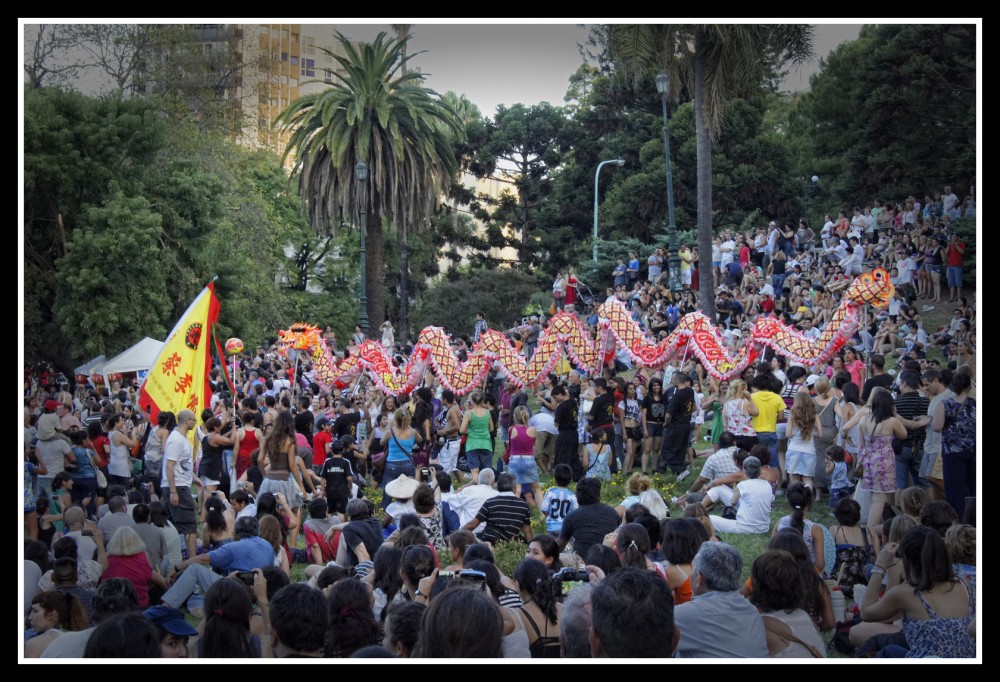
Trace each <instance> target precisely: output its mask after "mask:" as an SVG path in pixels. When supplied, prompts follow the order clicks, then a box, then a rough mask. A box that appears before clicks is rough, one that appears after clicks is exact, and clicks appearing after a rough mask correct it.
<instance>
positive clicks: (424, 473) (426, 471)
mask: <svg viewBox="0 0 1000 682" xmlns="http://www.w3.org/2000/svg"><path fill="white" fill-rule="evenodd" d="M430 479H431V470H430V467H423V468H422V469H421V470H420V480H421V481H429V480H430Z"/></svg>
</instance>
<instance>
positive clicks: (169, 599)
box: [163, 517, 274, 610]
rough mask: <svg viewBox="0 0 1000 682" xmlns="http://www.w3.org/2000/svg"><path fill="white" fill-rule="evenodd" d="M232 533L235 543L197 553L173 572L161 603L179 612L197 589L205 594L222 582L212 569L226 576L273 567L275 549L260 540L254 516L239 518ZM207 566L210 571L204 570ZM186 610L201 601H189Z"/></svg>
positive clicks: (193, 608) (197, 605) (198, 607)
mask: <svg viewBox="0 0 1000 682" xmlns="http://www.w3.org/2000/svg"><path fill="white" fill-rule="evenodd" d="M233 532H234V534H235V536H236V541H235V542H230V543H228V544H226V545H223V546H222V547H220V548H219V549H216V550H213V551H211V552H209V553H208V554H198V555H196V556H194V557H192V558H190V559H186V560H184V561H182V562H181V563H180V564H178V565H177V566H176V567H175V568H174V569H172V572H171V576H172V584H171V586H170V589H169V590H167V591H166V593H165V594H164V595H163V603H164V604H166V605H167V606H172V607H174V608H175V609H179V608H181V607H182V606H183V605H184V604H185V602H187V601H188V598H189V597H190V596H191V595H192V594H194V592H195V588H196V587H201V589H202V590H206V591H207V590H208V588H209V587H211V586H212V585H213V584H215V583H216V582H218V581H219V580H222V576H220V575H219V574H218V573H215V572H213V571H212V570H211V569H212V568H214V569H217V570H220V571H222V572H223V573H225V574H227V575H228V574H229V573H231V572H233V571H252V570H254V569H256V568H266V567H268V566H273V565H274V549H273V548H272V547H271V544H270V543H269V542H267V540H264V539H263V538H261V537H259V532H260V531H259V526H258V524H257V519H255V518H253V517H246V518H242V519H239V520H238V521H237V522H236V528H235V529H234V531H233ZM206 564H207V565H208V566H210V567H211V568H208V567H206ZM188 607H189V609H192V610H200V608H201V603H200V600H195V601H192V602H191V603H190V604H188Z"/></svg>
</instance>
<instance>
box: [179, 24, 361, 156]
mask: <svg viewBox="0 0 1000 682" xmlns="http://www.w3.org/2000/svg"><path fill="white" fill-rule="evenodd" d="M195 29H196V31H197V32H198V35H199V37H200V38H201V40H202V42H203V43H204V44H205V45H206V49H212V46H213V45H219V44H220V43H222V42H228V41H234V42H235V43H236V45H237V46H238V48H237V50H238V55H237V60H238V62H239V69H238V71H237V72H236V74H235V75H234V76H233V77H232V78H231V79H230V81H231V82H230V89H229V96H230V97H232V98H234V99H237V100H238V101H239V102H240V103H241V107H242V110H243V116H242V124H241V126H240V133H239V135H238V138H237V139H238V141H239V142H240V144H243V145H245V146H247V147H253V148H266V149H270V150H272V151H273V152H275V153H277V154H284V153H285V146H286V144H287V142H288V137H289V135H288V134H287V133H280V132H279V131H278V130H276V129H275V128H274V121H275V119H276V118H277V117H278V114H280V113H281V112H282V111H284V110H285V109H286V108H288V106H289V104H291V103H292V102H294V101H295V100H296V99H298V98H299V97H301V96H303V95H307V94H310V93H313V92H319V91H322V90H325V89H327V88H329V87H331V86H332V85H333V84H334V82H335V77H334V73H335V72H336V71H337V70H339V65H338V64H337V62H336V60H335V59H334V58H333V57H332V56H331V55H330V54H328V53H327V52H326V51H324V49H325V50H328V51H329V52H330V53H333V54H339V55H343V47H342V46H341V44H340V41H339V40H337V35H336V33H337V27H336V26H335V25H333V24H199V25H197V26H195ZM290 163H291V160H289V164H288V165H290Z"/></svg>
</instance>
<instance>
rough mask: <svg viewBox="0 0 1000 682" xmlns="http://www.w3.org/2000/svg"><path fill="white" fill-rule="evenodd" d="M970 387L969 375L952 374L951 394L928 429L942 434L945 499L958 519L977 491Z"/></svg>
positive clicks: (972, 400)
mask: <svg viewBox="0 0 1000 682" xmlns="http://www.w3.org/2000/svg"><path fill="white" fill-rule="evenodd" d="M971 387H972V379H971V378H970V376H969V375H968V374H966V373H965V372H958V373H957V374H955V378H954V379H952V381H951V390H952V393H953V394H954V395H952V396H951V397H950V398H947V399H945V400H943V401H942V402H940V403H939V404H938V405H937V408H936V409H935V410H934V416H933V418H932V420H931V428H932V429H933V430H934V431H938V432H940V433H941V464H942V471H943V473H944V495H945V499H947V500H948V504H950V505H951V506H952V508H953V509H954V510H955V512H956V513H957V514H958V517H959V518H962V515H963V513H964V512H965V507H966V505H967V504H968V497H969V496H970V495H975V493H976V399H975V398H973V397H972V396H970V395H969V390H970V388H971Z"/></svg>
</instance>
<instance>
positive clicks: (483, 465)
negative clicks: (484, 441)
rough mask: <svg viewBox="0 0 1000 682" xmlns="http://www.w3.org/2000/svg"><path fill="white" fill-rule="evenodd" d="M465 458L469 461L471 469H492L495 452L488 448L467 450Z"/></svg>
mask: <svg viewBox="0 0 1000 682" xmlns="http://www.w3.org/2000/svg"><path fill="white" fill-rule="evenodd" d="M465 458H466V459H467V460H468V461H469V468H470V469H479V470H483V469H492V468H493V453H492V452H491V451H489V450H486V449H481V450H466V451H465Z"/></svg>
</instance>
